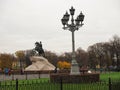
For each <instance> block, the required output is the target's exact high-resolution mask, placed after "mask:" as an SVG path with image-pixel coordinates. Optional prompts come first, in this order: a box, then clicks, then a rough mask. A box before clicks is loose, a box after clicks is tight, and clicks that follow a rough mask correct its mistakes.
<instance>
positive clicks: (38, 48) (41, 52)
mask: <svg viewBox="0 0 120 90" xmlns="http://www.w3.org/2000/svg"><path fill="white" fill-rule="evenodd" d="M35 51H37V52H38V54H39V56H43V57H45V53H44V50H43V48H42V42H41V41H40V43H39V42H36V43H35Z"/></svg>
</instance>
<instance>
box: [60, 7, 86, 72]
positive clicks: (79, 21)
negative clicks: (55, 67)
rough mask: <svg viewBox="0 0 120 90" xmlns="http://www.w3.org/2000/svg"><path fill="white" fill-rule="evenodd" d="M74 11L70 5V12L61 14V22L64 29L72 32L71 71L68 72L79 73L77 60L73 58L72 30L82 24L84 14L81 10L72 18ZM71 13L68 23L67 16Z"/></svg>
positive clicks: (73, 42)
mask: <svg viewBox="0 0 120 90" xmlns="http://www.w3.org/2000/svg"><path fill="white" fill-rule="evenodd" d="M74 13H75V9H74V8H73V7H71V9H70V14H68V12H67V11H66V13H65V14H64V15H63V18H62V19H61V22H62V24H63V29H64V30H69V31H71V32H72V62H71V72H70V74H80V72H79V66H78V63H77V61H76V60H75V41H74V31H76V30H78V29H79V28H80V27H82V26H83V20H84V15H83V13H82V12H81V13H80V14H79V15H78V16H77V18H76V19H74V17H73V16H74ZM70 15H71V24H69V23H68V21H69V18H70Z"/></svg>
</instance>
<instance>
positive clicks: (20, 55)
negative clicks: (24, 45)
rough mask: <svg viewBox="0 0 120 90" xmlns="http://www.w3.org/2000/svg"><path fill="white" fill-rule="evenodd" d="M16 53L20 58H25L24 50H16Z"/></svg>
mask: <svg viewBox="0 0 120 90" xmlns="http://www.w3.org/2000/svg"><path fill="white" fill-rule="evenodd" d="M15 54H16V56H17V57H18V58H23V57H24V56H25V54H24V51H16V52H15Z"/></svg>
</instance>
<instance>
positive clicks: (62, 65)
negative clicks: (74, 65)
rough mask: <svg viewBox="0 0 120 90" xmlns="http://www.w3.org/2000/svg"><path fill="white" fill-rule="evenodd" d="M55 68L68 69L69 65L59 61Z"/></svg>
mask: <svg viewBox="0 0 120 90" xmlns="http://www.w3.org/2000/svg"><path fill="white" fill-rule="evenodd" d="M57 66H58V68H59V69H70V67H71V64H70V63H69V62H66V61H59V62H58V63H57Z"/></svg>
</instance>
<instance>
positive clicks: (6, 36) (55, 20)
mask: <svg viewBox="0 0 120 90" xmlns="http://www.w3.org/2000/svg"><path fill="white" fill-rule="evenodd" d="M71 6H73V7H74V8H75V9H76V11H75V18H76V15H78V14H79V13H80V11H82V12H83V14H85V21H84V25H83V27H82V28H80V29H79V31H76V32H75V44H76V45H75V46H76V49H77V48H78V47H82V48H83V49H85V50H86V49H87V48H88V46H90V45H92V44H94V43H97V42H106V41H109V39H111V38H112V36H113V35H115V34H117V35H118V36H120V0H0V52H2V53H3V52H6V53H14V52H15V51H17V50H26V49H32V48H34V43H35V42H36V41H42V43H43V48H44V49H47V50H51V51H54V52H58V53H61V52H65V51H71V32H69V31H67V30H66V31H65V30H63V29H62V24H61V18H62V16H63V14H64V13H65V12H66V10H69V9H70V8H71Z"/></svg>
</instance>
